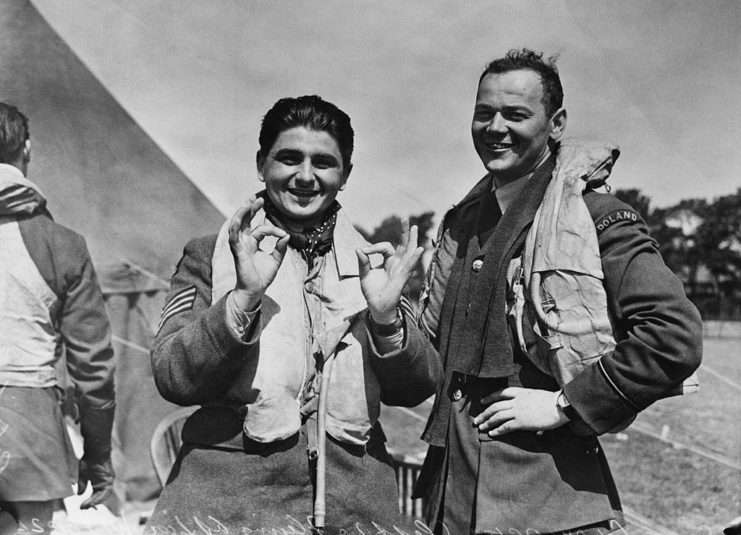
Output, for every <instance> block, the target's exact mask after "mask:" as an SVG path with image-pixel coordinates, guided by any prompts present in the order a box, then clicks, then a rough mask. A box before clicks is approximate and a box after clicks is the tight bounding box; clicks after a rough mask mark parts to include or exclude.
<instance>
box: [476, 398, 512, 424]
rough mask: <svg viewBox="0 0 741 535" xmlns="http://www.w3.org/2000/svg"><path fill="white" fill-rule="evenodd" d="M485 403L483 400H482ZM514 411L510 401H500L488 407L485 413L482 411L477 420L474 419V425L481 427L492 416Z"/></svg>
mask: <svg viewBox="0 0 741 535" xmlns="http://www.w3.org/2000/svg"><path fill="white" fill-rule="evenodd" d="M482 402H483V400H482ZM510 409H512V402H511V401H509V400H504V401H499V402H497V403H492V404H491V405H489V406H488V407H486V408H485V409H484V410H483V411H481V412H480V413H479V414H478V415H477V416H476V418H474V419H473V423H474V424H475V425H479V424H481V423H482V422H485V421H486V420H488V419H489V418H491V417H492V416H494V415H496V414H497V413H498V412H501V411H505V410H510Z"/></svg>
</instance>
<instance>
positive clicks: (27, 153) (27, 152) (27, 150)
mask: <svg viewBox="0 0 741 535" xmlns="http://www.w3.org/2000/svg"><path fill="white" fill-rule="evenodd" d="M23 161H24V162H30V161H31V140H30V139H27V140H26V142H25V143H24V144H23Z"/></svg>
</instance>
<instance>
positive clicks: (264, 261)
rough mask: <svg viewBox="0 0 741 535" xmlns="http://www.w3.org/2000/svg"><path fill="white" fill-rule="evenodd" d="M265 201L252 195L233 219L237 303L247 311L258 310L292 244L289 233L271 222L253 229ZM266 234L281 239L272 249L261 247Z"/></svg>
mask: <svg viewBox="0 0 741 535" xmlns="http://www.w3.org/2000/svg"><path fill="white" fill-rule="evenodd" d="M264 203H265V201H264V200H263V199H256V198H255V196H254V195H253V196H251V197H250V198H249V199H248V200H247V202H246V203H245V205H244V206H242V207H241V208H239V209H238V210H237V211H236V212H235V214H234V215H233V216H232V218H231V220H230V221H229V248H230V249H231V251H232V256H233V257H234V266H235V268H236V270H237V285H236V287H235V289H234V298H235V301H236V304H237V306H239V308H240V309H242V310H245V311H250V310H255V308H257V306H258V305H259V303H260V300H261V299H262V297H263V295H264V294H265V290H267V288H268V286H270V283H271V282H273V279H275V275H276V274H277V273H278V268H279V267H280V264H281V262H283V257H284V256H285V254H286V249H287V247H288V238H289V236H288V233H286V232H285V231H283V230H281V229H279V228H276V227H273V226H271V225H267V224H265V225H260V226H258V227H255V228H252V227H251V226H250V223H251V221H252V218H253V217H254V216H255V214H256V213H257V212H258V210H260V208H262V205H263V204H264ZM266 236H273V237H275V238H278V241H277V243H276V244H275V248H274V249H273V250H272V252H268V251H262V250H260V242H261V241H262V240H263V239H264V238H265V237H266Z"/></svg>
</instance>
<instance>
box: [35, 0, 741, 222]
mask: <svg viewBox="0 0 741 535" xmlns="http://www.w3.org/2000/svg"><path fill="white" fill-rule="evenodd" d="M33 3H34V5H36V7H37V8H38V9H39V11H40V12H41V13H42V14H43V15H44V16H45V17H46V18H47V20H48V21H49V22H50V23H51V25H52V26H53V27H54V28H55V29H56V30H57V31H58V32H59V33H60V34H61V35H62V37H63V38H64V39H65V40H66V41H67V42H68V44H69V45H70V46H71V47H72V49H73V50H74V51H75V52H76V53H77V54H78V55H79V57H80V58H81V59H82V60H83V62H85V63H86V64H87V65H88V67H89V68H90V69H91V70H92V72H93V73H94V74H95V75H96V76H97V77H98V78H99V79H100V80H101V81H102V82H103V84H104V85H105V86H106V87H107V88H108V89H109V90H110V91H111V92H112V93H113V95H114V96H115V97H116V98H117V99H118V100H119V102H120V103H121V104H122V105H123V107H124V108H125V109H126V110H127V111H128V112H129V113H130V114H131V115H132V116H133V117H134V119H135V120H136V121H138V122H139V123H140V124H141V125H142V127H143V128H144V129H145V130H146V131H147V132H148V133H149V134H150V135H151V136H152V138H153V139H154V140H155V141H156V142H157V143H158V144H159V145H160V146H161V147H162V148H163V149H164V151H165V152H166V153H167V154H168V155H169V156H170V157H171V158H172V159H173V160H174V161H175V162H176V163H177V164H178V165H179V166H180V167H181V168H182V169H183V171H184V172H185V173H186V174H187V175H188V176H189V177H190V178H191V180H193V182H194V183H195V184H196V185H197V186H198V187H199V188H200V189H201V190H202V191H203V192H204V193H205V194H206V195H207V196H208V197H209V198H210V199H211V200H212V201H213V202H214V204H215V205H216V206H217V207H218V208H219V209H220V210H222V212H224V213H225V214H229V213H231V212H233V211H234V210H235V209H236V208H237V207H238V206H239V205H240V204H241V202H242V201H243V200H244V199H245V198H246V197H247V195H248V194H249V193H251V192H254V191H256V190H257V189H258V188H259V183H258V182H257V180H256V178H255V164H254V160H255V152H256V150H257V135H258V131H259V124H260V120H261V118H262V115H264V113H265V111H266V110H267V109H268V108H269V107H270V106H272V104H273V102H274V101H275V100H277V99H278V98H280V97H284V96H298V95H301V94H319V95H321V96H323V97H324V98H326V99H328V100H330V101H332V102H334V103H335V104H337V105H339V106H340V107H341V108H343V109H344V110H345V111H347V112H348V114H349V115H350V116H351V118H352V122H353V126H354V128H355V131H356V152H355V155H354V158H353V160H354V163H355V168H354V170H353V174H352V176H351V178H350V182H349V184H348V188H347V190H346V191H344V192H343V193H342V194H341V196H340V197H339V200H340V201H341V202H342V204H343V205H344V206H345V207H346V208H347V209H348V210H349V212H350V216H351V218H352V219H353V220H354V221H355V222H357V223H359V224H361V225H363V226H365V227H366V228H369V229H370V228H372V227H374V226H375V225H377V224H378V223H379V222H380V221H381V220H382V219H383V217H385V216H388V215H391V214H398V215H409V214H417V213H420V212H423V211H427V210H434V211H435V212H436V213H438V215H439V214H441V213H442V212H443V211H444V210H445V209H446V208H447V207H448V206H449V205H450V204H451V203H452V202H454V201H456V200H459V199H460V198H461V197H462V196H463V195H464V194H465V193H466V191H467V190H468V188H470V187H471V186H472V185H473V184H474V183H475V182H476V181H477V180H478V178H480V177H481V176H483V173H484V171H483V167H482V166H481V163H480V162H479V160H478V158H477V156H476V153H475V151H474V149H473V146H472V143H471V138H470V130H469V128H470V120H471V113H472V110H473V101H474V96H475V92H476V83H477V80H478V76H479V74H480V72H481V70H482V68H483V67H484V66H485V64H486V63H487V62H488V61H489V60H490V59H492V58H493V57H496V56H499V55H501V54H503V53H504V52H506V51H507V50H508V49H509V48H513V47H521V46H528V47H530V48H534V49H536V50H544V51H546V52H547V53H558V54H560V59H559V62H558V65H559V69H560V72H561V77H562V81H563V85H564V92H565V107H566V108H567V110H568V112H569V123H568V128H567V134H568V135H571V136H591V137H605V138H609V139H611V140H614V141H615V142H617V143H619V144H620V146H621V148H622V151H623V152H622V156H621V157H620V160H619V161H618V163H617V164H616V166H615V169H614V172H613V176H612V178H611V179H610V182H611V183H612V185H613V187H617V188H628V187H631V188H640V189H641V190H642V191H643V192H644V193H645V194H647V195H649V196H650V197H651V199H652V202H653V204H654V205H656V206H667V205H670V204H673V203H675V202H677V201H679V200H680V199H683V198H689V197H706V198H712V197H716V196H719V195H725V194H729V193H733V192H735V191H736V189H737V188H739V187H741V179H740V178H739V169H741V150H739V142H740V141H741V90H739V88H740V87H741V72H740V71H741V69H740V67H741V59H739V58H741V38H740V37H739V35H741V2H738V1H737V0H713V1H705V0H696V1H677V0H652V1H645V0H629V1H612V0H611V1H605V0H589V1H588V0H584V1H581V0H580V1H569V0H562V1H544V0H530V1H528V0H512V1H505V0H496V1H494V0H489V1H483V0H479V1H477V0H465V1H460V2H452V1H443V0H424V1H423V0H419V1H415V2H411V1H407V2H403V1H397V0H365V1H348V0H322V1H314V2H310V1H304V2H299V1H287V0H286V1H275V0H260V1H239V0H210V1H208V2H207V1H205V0H157V1H152V0H64V1H63V2H62V1H60V0H33Z"/></svg>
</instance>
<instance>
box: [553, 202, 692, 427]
mask: <svg viewBox="0 0 741 535" xmlns="http://www.w3.org/2000/svg"><path fill="white" fill-rule="evenodd" d="M585 201H586V203H587V206H588V207H589V209H590V213H591V214H592V217H593V219H594V221H595V226H596V228H597V235H598V240H599V246H600V253H601V256H602V268H603V272H604V284H605V291H606V294H607V301H608V307H609V310H610V314H611V316H612V321H613V330H614V331H615V338H616V342H617V346H616V347H615V350H614V351H613V352H612V354H610V355H606V356H604V357H602V358H601V359H600V360H599V361H598V362H596V363H595V364H593V365H591V366H589V367H588V368H586V369H585V370H584V371H583V372H582V373H581V374H579V375H578V376H577V377H576V378H574V379H573V380H572V381H571V382H569V383H568V384H566V385H564V392H565V394H566V397H567V399H568V400H569V402H570V403H571V404H572V405H573V406H574V408H575V409H576V411H577V412H578V413H579V415H580V416H581V417H582V419H583V420H584V421H585V422H586V423H587V424H588V425H589V426H590V427H591V428H592V429H593V430H594V431H595V432H596V433H598V434H601V433H604V432H607V431H610V430H612V429H615V428H616V427H617V426H618V425H619V424H621V423H622V422H623V421H625V420H626V419H628V418H631V417H633V416H635V414H637V413H638V412H639V411H641V410H643V409H645V408H646V407H648V406H649V405H651V404H652V403H654V402H655V401H657V400H659V399H661V398H663V397H666V396H667V395H669V392H670V391H671V390H672V389H674V388H675V387H676V386H677V385H679V384H681V383H682V381H683V380H684V379H686V378H687V377H689V376H690V375H691V374H692V372H693V371H695V370H696V369H697V367H698V366H699V365H700V360H701V356H702V323H701V319H700V315H699V313H698V311H697V309H696V308H695V307H694V305H693V304H692V303H691V302H690V301H689V299H687V297H686V296H685V294H684V289H683V287H682V284H681V282H680V281H679V279H677V277H676V276H675V275H674V274H673V273H672V272H671V270H669V268H668V267H667V266H666V264H664V261H663V259H662V258H661V255H660V254H659V251H658V248H657V246H656V243H655V242H654V241H653V240H652V239H651V238H650V236H649V234H648V229H647V226H646V224H645V223H644V222H643V220H642V219H641V218H640V216H639V215H638V214H636V212H635V210H633V209H632V208H631V207H629V206H628V205H627V204H624V203H622V202H621V201H619V200H617V199H616V198H615V197H613V196H610V195H604V194H598V193H588V194H586V195H585Z"/></svg>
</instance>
